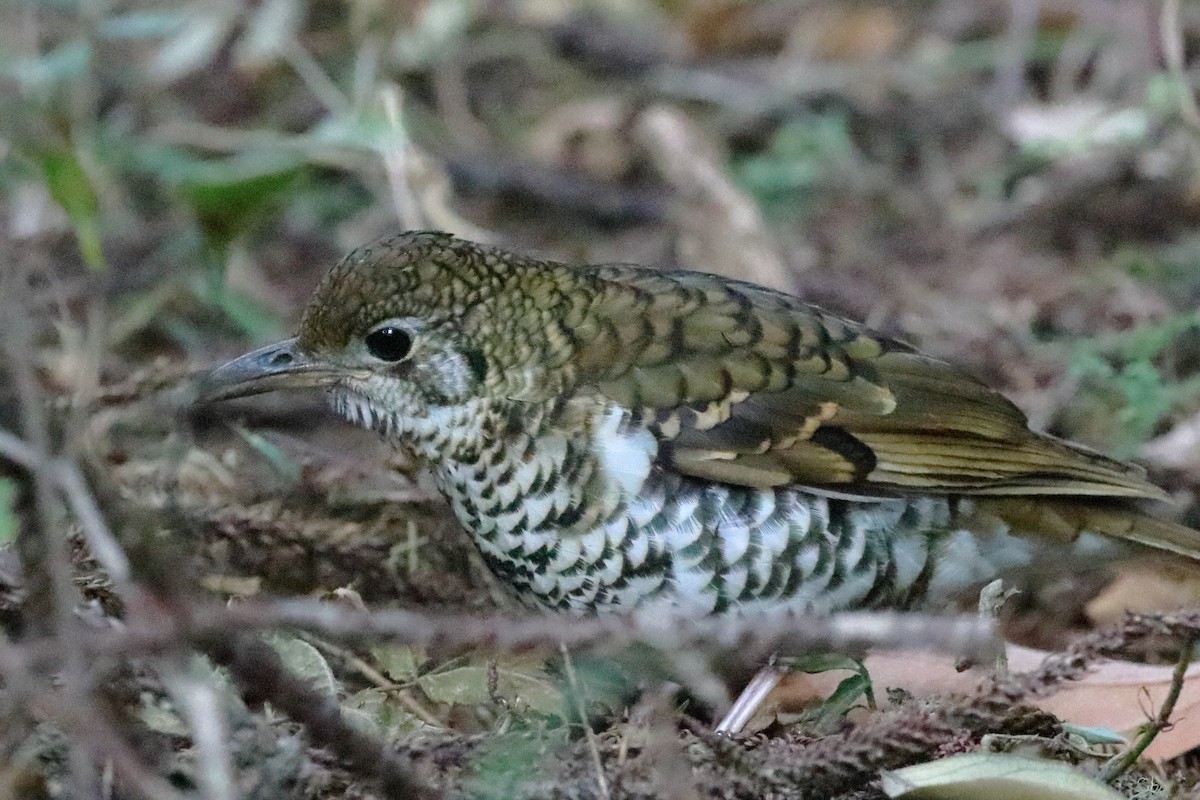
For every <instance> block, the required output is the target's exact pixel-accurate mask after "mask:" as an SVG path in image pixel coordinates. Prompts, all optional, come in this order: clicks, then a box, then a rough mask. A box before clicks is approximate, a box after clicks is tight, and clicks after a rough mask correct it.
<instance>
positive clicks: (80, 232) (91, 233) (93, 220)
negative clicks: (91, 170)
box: [37, 148, 104, 271]
mask: <svg viewBox="0 0 1200 800" xmlns="http://www.w3.org/2000/svg"><path fill="white" fill-rule="evenodd" d="M37 160H38V163H39V165H40V166H41V169H42V176H43V177H44V178H45V180H46V190H47V191H48V192H49V193H50V196H51V197H52V198H54V202H56V203H58V205H59V206H61V207H62V210H63V211H65V212H67V219H69V220H70V221H71V225H72V226H73V227H74V228H75V238H76V239H77V240H78V241H79V251H80V253H82V254H83V260H84V262H85V263H86V264H87V265H88V267H90V268H91V269H93V270H97V271H99V270H102V269H104V255H103V253H102V252H101V248H100V202H99V200H98V199H97V196H96V192H95V189H94V188H93V187H92V180H91V178H90V177H88V174H87V172H86V171H85V170H84V168H83V165H82V164H80V163H79V158H78V157H77V156H76V154H75V152H74V151H72V150H70V149H68V148H63V149H61V150H44V151H42V152H41V153H39V154H38V156H37Z"/></svg>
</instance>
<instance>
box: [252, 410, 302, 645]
mask: <svg viewBox="0 0 1200 800" xmlns="http://www.w3.org/2000/svg"><path fill="white" fill-rule="evenodd" d="M234 430H235V431H237V433H238V436H241V437H242V440H243V441H245V442H246V444H248V445H250V447H251V449H253V450H254V451H255V452H256V453H258V454H259V455H260V456H262V457H263V458H265V459H266V460H267V463H268V464H270V465H271V468H272V469H274V470H275V472H277V473H278V474H279V475H280V477H282V478H284V479H285V480H286V481H288V482H289V483H298V482H299V481H300V465H299V464H297V463H296V462H295V461H293V460H292V459H291V458H290V457H289V456H288V454H287V453H285V452H283V450H282V449H281V448H280V447H279V445H277V444H275V443H274V442H272V441H271V440H269V439H267V438H266V437H264V436H263V435H262V434H259V433H255V432H254V431H251V430H247V429H246V428H243V427H242V426H240V425H236V426H234ZM310 647H311V645H310Z"/></svg>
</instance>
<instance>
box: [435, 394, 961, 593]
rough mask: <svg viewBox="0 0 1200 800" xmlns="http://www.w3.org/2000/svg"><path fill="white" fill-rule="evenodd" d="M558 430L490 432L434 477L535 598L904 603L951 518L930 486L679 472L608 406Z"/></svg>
mask: <svg viewBox="0 0 1200 800" xmlns="http://www.w3.org/2000/svg"><path fill="white" fill-rule="evenodd" d="M531 427H533V428H534V429H535V430H537V428H538V427H539V426H531ZM564 427H565V426H564ZM569 431H570V432H569V433H568V432H563V431H562V430H556V429H554V428H553V427H544V426H543V427H542V429H541V430H540V432H538V433H533V434H531V433H524V432H518V433H515V434H512V435H509V436H501V435H497V436H494V437H493V438H492V439H491V440H490V441H489V443H488V444H487V446H485V447H484V448H482V449H481V450H480V451H479V452H478V453H477V454H475V455H474V457H473V459H472V460H470V461H469V462H461V461H448V462H445V463H443V464H442V465H441V467H440V469H439V470H438V473H437V474H438V477H439V484H440V487H441V489H442V491H443V493H444V494H445V496H446V497H447V499H448V500H449V502H450V505H451V507H452V508H453V510H454V513H455V515H456V516H457V517H458V519H459V521H460V522H461V523H462V524H463V525H464V527H466V529H467V530H468V531H469V532H470V533H471V534H472V535H473V537H474V539H475V541H476V543H477V544H478V546H479V548H480V551H481V552H482V554H483V556H484V558H485V559H486V561H487V563H488V565H489V566H490V567H491V569H492V570H493V571H494V572H495V573H497V574H498V575H499V576H500V577H501V578H502V579H504V580H505V581H506V582H507V583H508V584H510V585H511V586H512V587H513V589H514V590H515V591H516V592H517V594H518V596H520V597H522V598H523V599H525V600H526V601H528V602H531V603H532V604H535V605H540V606H544V607H549V608H554V609H567V610H575V611H591V610H605V609H609V610H617V609H622V608H630V607H634V606H638V605H645V604H647V603H656V602H662V603H665V604H669V605H672V606H675V607H680V608H683V609H687V610H691V611H694V612H696V613H712V612H721V611H725V610H731V609H732V610H739V611H741V610H754V609H769V608H778V607H781V606H786V607H791V608H796V609H802V610H825V609H832V608H846V607H864V606H876V605H888V606H892V605H907V604H911V602H912V601H913V600H914V599H916V598H917V597H918V596H919V595H920V594H921V593H922V590H923V588H924V587H925V586H926V585H927V584H928V582H929V580H930V577H931V569H932V559H931V557H930V554H931V552H932V550H933V548H935V547H936V543H937V542H938V541H939V540H940V538H941V537H942V535H943V534H944V533H945V532H947V531H948V530H949V529H950V526H951V507H950V504H949V503H948V502H947V501H946V500H945V499H941V498H920V499H913V500H892V501H884V502H858V501H848V500H834V499H829V498H826V497H823V496H820V495H817V494H812V493H808V492H805V491H802V490H797V489H762V490H757V489H748V488H743V487H733V486H726V485H722V484H716V483H711V482H707V481H701V480H697V479H693V478H688V477H684V476H680V475H678V474H675V473H673V472H670V471H668V470H665V469H663V468H662V467H660V466H658V465H656V464H655V460H654V459H655V456H656V454H657V443H656V441H655V440H654V438H653V436H652V435H651V434H649V433H648V432H646V431H644V430H641V429H636V428H635V429H630V428H629V427H628V426H627V424H626V420H625V416H624V414H623V413H622V412H620V411H619V410H612V409H609V410H606V411H603V412H602V413H600V414H598V415H597V416H595V417H594V418H593V419H591V420H590V421H589V423H588V424H587V425H582V426H570V428H569Z"/></svg>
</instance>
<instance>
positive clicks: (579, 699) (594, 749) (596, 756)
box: [558, 644, 612, 800]
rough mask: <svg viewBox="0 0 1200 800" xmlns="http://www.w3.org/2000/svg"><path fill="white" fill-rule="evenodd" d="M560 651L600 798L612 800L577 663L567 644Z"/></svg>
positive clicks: (561, 646) (560, 647)
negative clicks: (588, 713)
mask: <svg viewBox="0 0 1200 800" xmlns="http://www.w3.org/2000/svg"><path fill="white" fill-rule="evenodd" d="M558 649H559V652H560V653H561V654H562V658H563V667H564V668H565V669H566V671H567V685H568V686H570V688H571V697H572V699H573V700H574V701H575V713H576V714H578V715H579V724H580V725H582V726H583V733H584V735H585V736H587V744H588V752H589V753H590V754H591V757H592V769H594V770H595V771H596V787H597V788H598V789H599V790H600V797H602V798H603V799H604V800H612V794H611V793H610V792H609V790H608V778H607V777H606V776H605V775H604V761H603V759H601V758H600V745H599V743H598V742H597V740H596V732H595V731H594V730H592V726H591V723H590V722H588V715H587V703H586V702H585V701H584V698H583V688H582V687H581V686H580V684H579V678H578V676H576V675H575V662H573V661H572V660H571V651H570V650H568V649H567V646H566V645H565V644H559V646H558Z"/></svg>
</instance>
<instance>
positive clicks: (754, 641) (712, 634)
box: [187, 599, 999, 665]
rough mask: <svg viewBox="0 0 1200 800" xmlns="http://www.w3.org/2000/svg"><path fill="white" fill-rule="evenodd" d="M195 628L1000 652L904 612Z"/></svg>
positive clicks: (394, 619) (306, 614) (443, 640)
mask: <svg viewBox="0 0 1200 800" xmlns="http://www.w3.org/2000/svg"><path fill="white" fill-rule="evenodd" d="M187 624H188V625H189V627H191V628H192V629H193V630H194V631H204V630H222V629H224V630H228V629H230V628H234V629H239V630H264V629H272V628H278V627H296V628H302V629H304V630H308V631H313V632H316V633H321V634H323V635H325V636H329V637H332V638H335V639H341V640H344V641H378V640H381V639H386V640H389V641H392V642H396V643H402V644H409V645H420V646H422V647H427V648H430V649H433V650H438V649H443V648H444V649H459V648H463V647H485V648H489V649H495V650H502V651H520V650H528V649H532V648H557V647H558V646H559V645H560V644H562V645H565V646H567V647H592V648H597V649H611V648H619V647H624V646H627V645H630V644H634V643H642V644H647V645H650V646H651V647H654V648H656V649H659V650H664V651H680V650H701V651H704V652H713V651H722V652H724V651H730V652H732V653H733V654H734V655H735V657H736V658H738V659H739V660H741V661H743V662H744V663H746V664H747V665H757V664H760V663H762V662H764V661H765V660H766V658H767V657H768V656H770V655H771V654H773V653H776V652H778V653H780V654H783V655H791V654H799V653H810V652H821V651H836V652H843V651H855V650H862V649H866V648H871V647H879V648H896V649H909V650H914V649H926V650H941V651H950V652H955V653H965V654H967V655H972V656H976V657H978V658H980V659H987V658H991V657H994V655H995V652H996V650H997V648H998V646H999V641H998V639H997V638H996V635H995V627H994V625H993V623H992V622H991V621H990V620H987V619H981V618H979V617H977V616H974V615H971V616H955V617H946V616H937V615H929V614H909V613H897V612H846V613H838V614H832V615H805V614H787V613H778V614H769V615H763V616H756V617H700V618H697V617H695V616H689V615H685V614H680V613H679V612H673V611H671V610H668V609H665V608H651V609H642V610H639V611H635V612H633V613H631V614H627V615H619V616H618V615H612V616H601V617H574V616H545V615H531V616H479V615H466V614H431V613H421V612H416V611H402V610H387V611H362V610H357V609H353V608H349V607H346V606H341V605H337V604H334V603H326V602H321V601H316V600H300V599H296V600H279V601H274V602H264V601H256V600H248V601H245V602H241V603H237V604H235V605H233V606H230V607H220V608H210V609H208V610H205V611H199V612H197V613H195V614H194V615H193V616H192V618H191V620H190V621H189V622H188V623H187Z"/></svg>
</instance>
